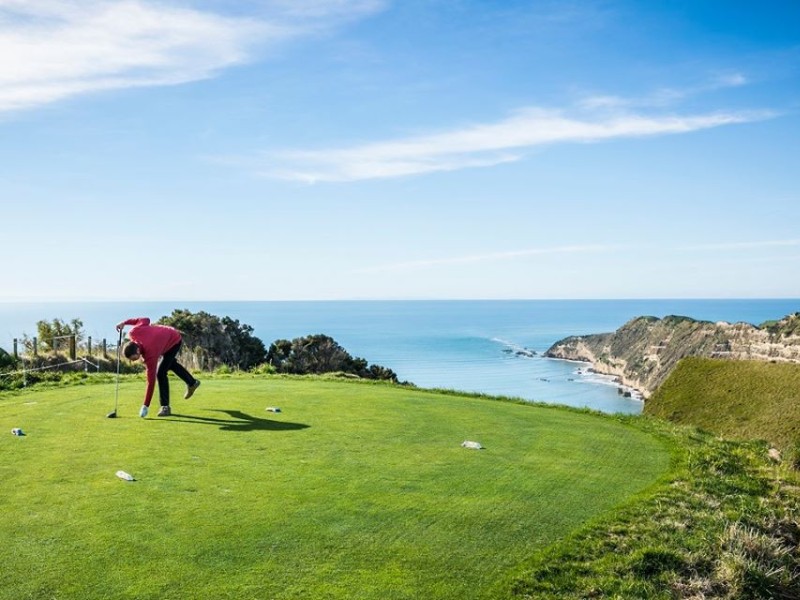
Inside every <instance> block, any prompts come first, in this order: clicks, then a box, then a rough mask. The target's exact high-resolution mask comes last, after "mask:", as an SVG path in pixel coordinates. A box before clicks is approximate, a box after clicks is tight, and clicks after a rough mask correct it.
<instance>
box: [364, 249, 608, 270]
mask: <svg viewBox="0 0 800 600" xmlns="http://www.w3.org/2000/svg"><path fill="white" fill-rule="evenodd" d="M611 249H613V247H612V246H603V245H582V246H580V245H576V246H553V247H549V248H528V249H525V250H512V251H508V252H492V253H487V254H471V255H468V256H456V257H450V258H432V259H425V260H414V261H407V262H399V263H393V264H385V265H379V266H375V267H366V268H363V269H357V270H355V271H354V272H355V273H382V272H390V271H414V270H420V269H429V268H432V267H440V266H451V265H463V264H471V263H481V262H497V261H508V260H516V259H519V258H526V257H530V256H542V255H553V254H596V253H598V252H605V251H608V250H611Z"/></svg>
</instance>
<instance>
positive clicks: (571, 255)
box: [0, 0, 800, 301]
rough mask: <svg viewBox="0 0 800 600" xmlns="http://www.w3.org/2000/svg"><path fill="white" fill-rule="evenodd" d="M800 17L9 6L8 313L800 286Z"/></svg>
mask: <svg viewBox="0 0 800 600" xmlns="http://www.w3.org/2000/svg"><path fill="white" fill-rule="evenodd" d="M798 184H800V3H798V2H796V1H794V0H787V1H771V2H767V3H756V2H736V1H722V0H719V1H708V0H696V1H692V2H678V1H653V2H650V1H647V2H645V1H638V2H637V1H625V0H620V1H614V0H608V1H592V0H586V1H574V2H572V1H568V0H567V1H560V2H555V1H553V2H548V1H538V2H534V1H528V2H523V1H513V0H510V1H503V2H489V1H485V0H484V1H477V0H442V1H439V0H403V1H402V2H401V1H399V0H397V1H390V0H351V1H348V0H249V1H246V0H245V1H237V2H225V1H221V0H197V1H193V0H162V1H159V2H150V1H144V0H128V1H119V2H111V1H99V0H73V1H71V2H62V1H61V0H36V1H30V0H0V197H2V199H3V202H2V207H3V208H2V217H0V239H2V240H3V242H4V243H3V247H4V248H5V260H4V261H3V272H4V276H3V285H2V286H0V301H18V300H107V299H119V300H237V299H241V300H273V299H274V300H292V299H418V298H420V299H421V298H424V299H429V298H654V297H659V298H672V297H701V298H725V297H737V298H747V297H789V298H792V297H800V185H798Z"/></svg>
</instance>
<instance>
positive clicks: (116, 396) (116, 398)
mask: <svg viewBox="0 0 800 600" xmlns="http://www.w3.org/2000/svg"><path fill="white" fill-rule="evenodd" d="M121 349H122V329H120V330H119V340H118V341H117V385H116V389H115V390H114V410H112V411H111V412H110V413H108V414H107V415H106V418H108V419H116V418H117V405H118V403H119V353H120V351H121Z"/></svg>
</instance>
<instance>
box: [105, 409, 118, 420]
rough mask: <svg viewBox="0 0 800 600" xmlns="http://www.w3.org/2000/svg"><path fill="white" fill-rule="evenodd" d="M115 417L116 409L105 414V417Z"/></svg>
mask: <svg viewBox="0 0 800 600" xmlns="http://www.w3.org/2000/svg"><path fill="white" fill-rule="evenodd" d="M116 418H117V411H115V410H112V411H111V412H110V413H108V414H107V415H106V419H116Z"/></svg>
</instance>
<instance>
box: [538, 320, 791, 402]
mask: <svg viewBox="0 0 800 600" xmlns="http://www.w3.org/2000/svg"><path fill="white" fill-rule="evenodd" d="M545 356H547V357H550V358H561V359H566V360H578V361H585V362H589V363H592V368H593V369H594V370H595V371H596V372H598V373H603V374H607V375H614V376H616V377H617V378H618V379H619V381H620V383H621V384H622V385H626V386H629V387H632V388H635V389H637V390H639V391H640V392H641V393H642V395H643V396H644V397H645V398H647V397H649V395H650V394H651V393H652V392H653V391H654V390H655V389H656V388H657V387H658V386H659V385H660V384H661V383H662V382H663V381H664V380H665V379H666V377H667V375H669V373H670V371H672V369H673V368H674V367H675V365H676V364H677V363H678V361H679V360H680V359H682V358H684V357H686V356H703V357H708V358H724V359H733V360H760V361H772V362H793V363H800V313H794V314H792V315H788V316H786V317H784V318H783V319H781V320H779V321H769V322H767V323H763V324H762V325H760V326H755V325H751V324H749V323H726V322H722V321H721V322H717V323H713V322H711V321H696V320H695V319H691V318H689V317H679V316H668V317H664V318H663V319H659V318H656V317H637V318H635V319H632V320H630V321H628V322H627V323H625V325H623V326H622V327H620V328H619V329H617V330H616V331H615V332H613V333H600V334H593V335H582V336H570V337H568V338H564V339H563V340H560V341H558V342H556V343H555V344H553V345H552V346H551V347H550V349H548V350H547V352H546V353H545Z"/></svg>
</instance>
